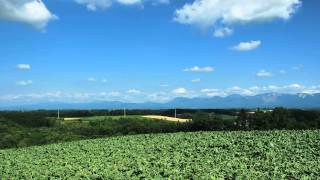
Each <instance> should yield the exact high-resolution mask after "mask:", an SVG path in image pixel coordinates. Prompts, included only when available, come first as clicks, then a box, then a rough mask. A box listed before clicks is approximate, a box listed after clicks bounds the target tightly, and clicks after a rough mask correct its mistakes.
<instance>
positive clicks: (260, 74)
mask: <svg viewBox="0 0 320 180" xmlns="http://www.w3.org/2000/svg"><path fill="white" fill-rule="evenodd" d="M256 76H257V77H271V76H272V73H271V72H269V71H266V70H260V71H259V72H257V73H256Z"/></svg>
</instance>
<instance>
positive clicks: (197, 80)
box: [191, 78, 201, 83]
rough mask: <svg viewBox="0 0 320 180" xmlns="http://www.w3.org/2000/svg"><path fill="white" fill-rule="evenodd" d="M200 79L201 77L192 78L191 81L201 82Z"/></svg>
mask: <svg viewBox="0 0 320 180" xmlns="http://www.w3.org/2000/svg"><path fill="white" fill-rule="evenodd" d="M200 81H201V79H200V78H197V79H192V80H191V82H193V83H198V82H200Z"/></svg>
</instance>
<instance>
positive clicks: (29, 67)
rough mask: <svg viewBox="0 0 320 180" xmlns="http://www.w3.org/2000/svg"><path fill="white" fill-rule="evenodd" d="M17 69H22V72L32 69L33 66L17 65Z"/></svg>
mask: <svg viewBox="0 0 320 180" xmlns="http://www.w3.org/2000/svg"><path fill="white" fill-rule="evenodd" d="M16 67H17V68H18V69H21V70H28V69H31V65H30V64H17V66H16Z"/></svg>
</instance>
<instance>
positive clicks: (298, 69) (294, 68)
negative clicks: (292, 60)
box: [292, 64, 304, 71]
mask: <svg viewBox="0 0 320 180" xmlns="http://www.w3.org/2000/svg"><path fill="white" fill-rule="evenodd" d="M303 68H304V65H303V64H299V65H297V66H294V67H292V69H293V70H295V71H301V70H303Z"/></svg>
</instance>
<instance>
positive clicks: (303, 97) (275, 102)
mask: <svg viewBox="0 0 320 180" xmlns="http://www.w3.org/2000/svg"><path fill="white" fill-rule="evenodd" d="M279 106H282V107H288V108H320V93H319V94H278V93H268V94H260V95H255V96H242V95H238V94H235V95H230V96H227V97H211V98H200V97H199V98H175V99H173V100H171V101H169V102H166V103H154V102H145V103H125V102H119V101H96V102H88V103H62V102H48V103H38V104H28V105H20V106H5V105H2V106H0V109H2V110H21V109H24V110H34V109H57V108H60V109H122V108H124V107H125V108H127V109H171V108H194V109H196V108H203V109H205V108H216V109H224V108H257V107H260V108H272V107H279Z"/></svg>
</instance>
